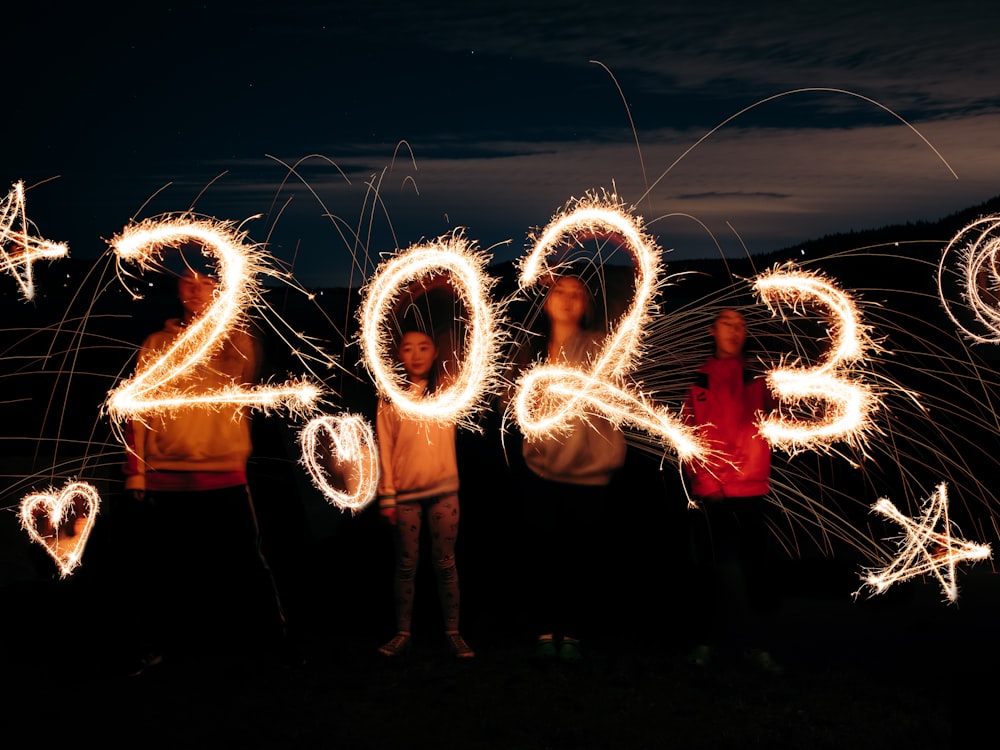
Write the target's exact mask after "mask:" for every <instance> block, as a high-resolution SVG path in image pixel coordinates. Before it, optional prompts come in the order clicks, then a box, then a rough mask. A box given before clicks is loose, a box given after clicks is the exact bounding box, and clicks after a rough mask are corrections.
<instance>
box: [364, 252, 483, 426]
mask: <svg viewBox="0 0 1000 750" xmlns="http://www.w3.org/2000/svg"><path fill="white" fill-rule="evenodd" d="M485 263H486V259H485V257H484V256H483V254H482V253H480V252H479V251H477V250H476V248H475V246H474V245H473V244H471V243H469V242H468V241H467V240H466V239H465V238H464V237H462V236H461V235H460V234H459V233H455V234H452V235H448V236H445V237H442V238H439V239H437V240H435V241H433V242H430V243H427V244H423V245H415V246H413V247H411V248H409V249H407V250H405V251H403V252H400V253H399V254H397V255H396V256H394V257H393V258H391V259H389V260H387V261H385V262H383V263H382V264H381V265H380V266H379V268H378V269H377V270H376V272H375V275H374V276H373V278H372V279H371V281H369V283H368V284H367V285H366V287H365V289H364V291H363V299H362V303H361V308H360V310H359V313H358V314H359V318H360V321H361V332H360V339H361V351H362V355H363V357H364V362H365V365H366V366H367V367H368V370H369V372H371V373H372V376H373V378H374V380H375V385H376V387H377V388H378V390H379V393H380V395H382V397H383V398H385V399H387V400H390V401H392V402H393V403H394V404H395V406H396V408H397V409H399V410H400V412H401V414H403V415H404V416H405V417H407V418H409V419H418V420H442V421H449V422H459V421H461V420H463V419H464V418H467V417H469V416H471V414H472V412H474V411H475V410H476V409H477V408H478V407H479V405H480V401H481V397H482V396H483V394H484V393H487V392H489V391H491V390H492V389H494V388H495V387H496V384H497V380H498V378H499V374H498V372H499V367H500V364H499V363H500V341H501V337H500V333H499V330H498V326H497V321H498V318H499V313H498V310H497V306H496V304H495V303H494V302H492V301H491V298H490V290H491V288H492V286H493V283H494V282H493V280H492V279H491V278H489V277H488V276H487V275H486V273H485V271H484V266H485ZM439 275H447V277H448V284H449V286H450V287H451V288H452V289H453V290H454V292H455V294H456V295H457V297H458V299H459V300H460V301H461V303H462V306H463V308H464V310H465V321H464V322H465V340H464V343H463V346H462V352H463V356H462V364H461V366H460V367H459V368H458V371H457V372H455V373H448V374H447V379H446V382H447V387H444V388H439V389H438V390H437V391H436V392H435V393H433V394H431V395H429V396H426V397H419V398H418V397H414V396H412V395H410V393H409V392H408V386H407V385H406V383H405V382H404V380H403V378H402V376H401V375H400V374H399V372H398V370H397V369H396V368H395V366H394V363H395V352H394V341H393V337H392V333H391V332H390V331H389V330H388V327H387V326H385V325H384V321H385V319H386V317H387V316H388V315H389V313H390V311H391V310H392V309H393V307H394V305H395V304H396V302H397V301H398V300H399V297H400V289H401V288H403V287H404V286H406V285H407V284H410V283H413V282H418V283H419V282H422V281H425V280H430V279H431V278H433V277H435V276H439Z"/></svg>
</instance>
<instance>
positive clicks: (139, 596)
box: [117, 486, 284, 664]
mask: <svg viewBox="0 0 1000 750" xmlns="http://www.w3.org/2000/svg"><path fill="white" fill-rule="evenodd" d="M123 503H125V504H126V507H127V512H126V514H125V515H126V519H124V520H126V521H127V523H120V524H118V530H117V533H118V535H119V536H122V535H127V537H126V539H125V540H124V542H122V543H121V545H120V546H123V548H124V549H125V550H126V555H127V557H126V559H124V560H122V564H125V565H128V566H130V567H129V569H128V570H127V573H126V576H125V581H126V582H127V585H126V590H125V591H123V594H122V595H123V596H124V597H127V599H126V600H125V601H123V602H121V603H120V604H121V605H123V606H125V607H126V608H127V610H128V611H129V613H130V614H129V615H128V616H127V617H128V619H129V620H131V622H132V623H133V626H134V628H135V637H134V641H136V642H137V643H139V644H142V646H144V647H145V648H146V649H148V650H152V651H160V652H162V653H163V654H164V656H165V657H167V658H171V657H173V658H175V659H178V660H186V659H196V660H211V661H214V662H219V663H228V662H234V663H240V664H244V663H248V662H252V661H254V660H255V659H256V658H258V657H262V656H263V655H265V654H267V655H277V654H278V653H280V649H281V648H282V647H283V645H284V643H283V641H284V612H283V610H282V607H281V602H280V598H279V596H278V591H277V588H276V586H275V582H274V578H273V576H272V574H271V570H270V567H269V566H268V564H267V561H266V559H265V557H264V555H263V553H262V551H261V548H260V537H259V531H258V526H257V518H256V512H255V510H254V506H253V501H252V499H251V497H250V493H249V491H248V489H247V487H245V486H240V487H232V488H227V489H221V490H211V491H204V492H147V493H146V497H145V498H144V499H143V500H142V501H134V500H131V499H129V498H125V499H124V500H123ZM129 506H131V507H129Z"/></svg>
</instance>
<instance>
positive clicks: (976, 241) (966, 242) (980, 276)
mask: <svg viewBox="0 0 1000 750" xmlns="http://www.w3.org/2000/svg"><path fill="white" fill-rule="evenodd" d="M998 229H1000V216H986V217H983V218H981V219H977V220H976V221H974V222H972V223H971V224H969V225H967V226H966V227H965V228H964V229H962V230H961V231H960V232H959V233H958V234H956V235H955V237H954V238H953V239H952V240H951V242H949V243H948V246H947V247H945V249H944V251H943V252H942V253H941V260H940V262H939V264H938V297H939V298H940V300H941V305H942V307H944V311H945V313H947V315H948V317H949V318H950V319H951V322H952V323H954V324H955V327H956V328H957V329H958V330H959V331H961V332H962V334H963V335H965V337H966V338H968V339H969V340H970V341H972V342H973V343H976V344H1000V266H998V261H1000V258H998V252H1000V232H998V231H997V230H998ZM953 251H956V252H958V253H959V271H960V278H961V283H962V288H963V291H962V297H963V298H964V299H965V302H966V304H967V305H968V308H969V310H970V311H971V312H972V314H973V316H975V319H976V321H978V323H979V324H980V325H981V326H982V327H983V328H984V329H985V332H980V333H977V332H975V331H973V330H971V329H970V328H969V327H968V326H967V325H966V324H964V323H962V322H960V321H959V319H958V316H957V315H956V314H955V313H954V311H953V310H952V308H951V304H950V303H949V302H948V299H947V295H946V294H945V291H944V287H945V284H944V277H945V271H946V270H947V268H948V263H947V262H948V261H949V260H950V257H949V256H950V255H951V253H952V252H953Z"/></svg>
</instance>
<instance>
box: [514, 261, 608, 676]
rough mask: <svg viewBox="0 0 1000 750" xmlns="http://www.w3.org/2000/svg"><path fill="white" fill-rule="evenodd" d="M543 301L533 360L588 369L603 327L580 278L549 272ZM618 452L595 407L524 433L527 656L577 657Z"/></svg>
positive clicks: (545, 658) (543, 658)
mask: <svg viewBox="0 0 1000 750" xmlns="http://www.w3.org/2000/svg"><path fill="white" fill-rule="evenodd" d="M543 309H544V313H545V316H544V318H545V320H544V323H545V326H546V331H545V332H544V335H543V336H541V337H539V338H538V341H537V345H536V348H535V353H534V356H533V357H532V358H533V359H534V361H536V362H538V361H541V362H545V363H549V364H561V365H570V366H575V367H579V368H580V369H582V370H584V371H587V370H589V362H590V360H591V358H592V357H593V356H594V355H595V354H597V353H598V352H599V351H600V348H601V345H602V344H603V342H604V340H605V334H604V332H603V331H602V330H597V329H595V328H593V321H594V317H595V314H594V303H593V298H592V297H591V294H590V291H589V289H588V288H587V285H586V284H585V283H584V282H583V281H582V280H581V279H579V278H577V277H576V276H569V275H566V276H559V277H556V278H554V279H553V281H552V284H551V286H550V288H549V292H548V294H547V295H546V298H545V302H544V308H543ZM625 453H626V446H625V436H624V434H623V433H622V432H621V431H620V430H619V429H618V428H616V427H615V426H614V425H612V424H611V423H610V422H608V421H607V420H606V419H604V418H602V417H600V416H597V415H594V414H588V415H587V416H582V415H581V416H574V417H571V418H570V421H569V423H568V425H567V429H565V430H560V431H559V433H558V434H556V435H552V436H547V437H544V438H539V437H532V436H525V438H524V440H523V442H522V454H523V457H524V462H525V466H526V469H527V471H526V472H525V474H526V478H525V487H524V499H525V504H526V505H525V512H526V520H527V522H528V524H527V526H528V530H529V533H530V541H531V547H530V550H531V553H532V563H531V566H532V569H531V572H530V577H531V579H532V582H533V584H534V588H535V592H534V593H535V596H534V604H533V607H534V615H533V620H534V626H535V627H536V629H537V632H538V634H539V635H538V638H537V641H536V643H535V646H534V650H533V653H532V657H533V658H534V659H536V660H538V661H543V662H544V661H551V660H555V659H558V660H560V661H562V662H578V661H580V660H581V659H582V658H583V650H582V646H581V641H582V639H583V638H584V637H585V636H587V635H590V633H588V632H587V631H588V627H589V619H590V618H589V617H588V606H589V605H588V602H589V600H590V598H591V597H592V592H591V591H590V587H591V585H592V582H593V577H592V571H593V567H592V566H593V565H595V560H594V556H595V554H596V553H597V551H598V550H599V549H600V548H601V545H600V536H599V535H600V522H601V514H602V512H604V511H605V510H606V508H607V505H608V500H609V494H610V493H609V486H610V484H611V480H612V478H613V477H614V475H615V473H616V472H618V470H619V469H621V468H622V466H623V465H624V463H625Z"/></svg>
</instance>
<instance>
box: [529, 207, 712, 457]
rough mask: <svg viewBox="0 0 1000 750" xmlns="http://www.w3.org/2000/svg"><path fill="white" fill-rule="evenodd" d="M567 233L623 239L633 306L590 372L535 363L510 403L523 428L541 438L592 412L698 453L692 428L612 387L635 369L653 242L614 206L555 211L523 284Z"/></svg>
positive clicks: (542, 270)
mask: <svg viewBox="0 0 1000 750" xmlns="http://www.w3.org/2000/svg"><path fill="white" fill-rule="evenodd" d="M570 237H577V238H579V237H614V238H616V239H618V240H621V241H623V242H624V245H625V246H626V248H627V249H628V251H629V252H630V253H631V255H632V257H633V258H634V259H635V264H636V277H635V294H634V296H633V300H632V306H631V307H630V309H629V310H628V311H627V313H626V314H624V315H623V316H622V317H621V319H620V320H619V322H618V325H617V328H616V330H615V331H614V332H613V333H612V334H611V335H609V336H608V337H607V339H606V340H605V342H604V345H603V347H602V348H601V350H600V352H598V354H597V355H596V356H595V357H594V359H593V362H592V364H591V368H590V371H589V372H584V371H583V370H581V369H579V368H575V367H569V366H560V365H549V364H538V365H535V366H534V367H532V368H531V369H529V370H528V371H527V372H526V373H525V374H524V375H522V376H521V378H520V379H519V380H518V383H517V393H516V395H515V400H514V409H515V414H516V418H517V422H518V424H519V425H520V426H521V429H522V430H523V431H524V432H525V433H526V434H531V435H542V434H545V433H548V432H551V431H558V430H559V429H560V428H562V427H564V426H565V424H566V420H567V419H568V418H569V417H571V416H583V415H584V414H585V413H587V412H588V411H589V412H594V411H596V412H599V413H601V414H602V415H604V416H605V417H606V418H607V419H608V420H610V421H611V422H613V423H614V424H617V425H620V424H622V423H626V422H627V423H630V424H632V425H635V426H636V427H638V428H640V429H642V430H645V431H647V432H649V433H650V434H653V435H657V436H659V437H661V438H663V439H664V440H666V441H667V442H669V443H670V444H671V445H672V446H673V448H674V449H675V450H676V451H677V454H678V456H679V457H680V458H682V459H689V458H694V457H697V456H701V455H703V454H704V451H705V448H704V446H703V444H702V442H701V441H700V439H699V438H698V436H697V435H696V433H695V432H694V431H693V430H692V429H690V428H689V427H688V426H686V425H685V424H683V423H682V422H681V421H680V420H679V419H677V418H676V417H674V416H673V415H671V414H670V413H669V412H668V411H667V410H665V409H663V408H660V407H657V406H654V405H652V404H650V403H649V402H648V401H646V400H645V399H644V398H643V397H642V396H641V395H640V394H637V393H634V392H632V391H629V390H626V389H624V388H622V387H620V386H619V385H617V383H620V382H621V381H622V378H623V377H624V376H625V375H626V374H627V373H628V372H629V371H631V370H632V369H633V367H634V360H635V358H636V354H637V353H638V349H639V344H640V342H641V339H642V334H643V327H644V325H645V324H646V323H647V321H648V320H649V315H650V312H649V308H650V306H651V302H652V298H653V294H654V293H655V291H656V286H657V282H658V276H659V252H658V251H657V249H656V248H655V245H654V242H653V240H652V239H651V238H650V237H649V236H648V235H647V234H646V233H645V232H644V231H643V229H642V228H641V226H640V224H639V222H638V220H637V219H635V218H634V217H633V216H631V215H629V214H626V213H625V212H624V211H623V210H622V209H621V207H620V206H619V205H617V204H611V203H608V202H607V201H603V200H600V199H597V198H587V199H585V200H582V201H580V202H579V203H578V205H576V206H575V207H574V208H572V210H568V211H566V212H564V213H562V214H560V215H558V216H557V217H556V218H555V219H554V220H553V221H552V222H551V223H550V224H549V226H548V227H546V229H545V230H544V231H543V232H542V234H541V235H540V236H539V238H538V239H537V240H536V242H535V246H534V248H533V249H532V251H531V252H530V253H529V254H528V256H527V257H526V258H525V259H524V261H523V263H522V265H521V275H520V281H519V283H520V285H521V287H522V288H525V287H528V286H530V285H531V284H533V283H535V282H536V281H537V280H538V279H539V277H541V276H542V275H543V274H547V273H549V269H548V267H547V266H546V265H545V264H544V259H545V257H546V255H548V253H549V252H551V250H552V249H553V248H555V247H557V246H558V245H559V244H561V243H562V242H563V241H564V240H565V239H567V238H570Z"/></svg>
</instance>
